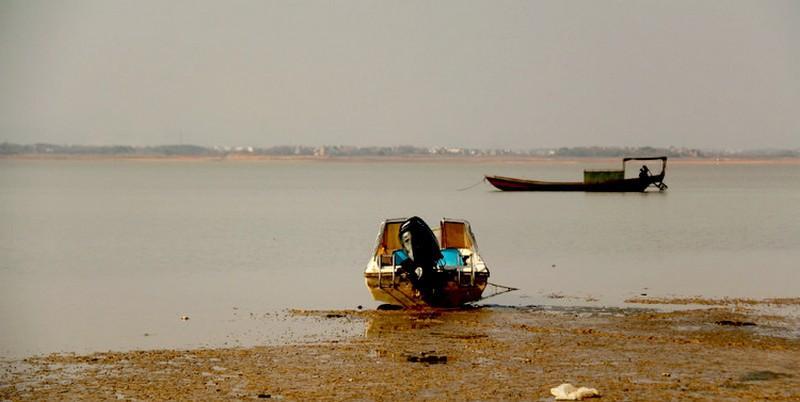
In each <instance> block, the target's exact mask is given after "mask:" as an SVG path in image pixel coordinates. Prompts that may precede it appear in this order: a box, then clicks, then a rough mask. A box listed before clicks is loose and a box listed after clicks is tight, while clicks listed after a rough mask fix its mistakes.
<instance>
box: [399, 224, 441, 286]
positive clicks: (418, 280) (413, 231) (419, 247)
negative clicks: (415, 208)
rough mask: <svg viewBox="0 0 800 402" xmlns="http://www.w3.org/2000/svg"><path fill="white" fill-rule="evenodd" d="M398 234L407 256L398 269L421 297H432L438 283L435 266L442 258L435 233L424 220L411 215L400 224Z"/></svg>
mask: <svg viewBox="0 0 800 402" xmlns="http://www.w3.org/2000/svg"><path fill="white" fill-rule="evenodd" d="M399 236H400V243H401V244H402V245H403V251H405V253H406V254H407V255H408V258H407V259H405V260H404V261H402V262H401V263H400V269H401V270H402V271H405V273H406V275H407V277H408V279H409V280H410V281H411V283H412V284H413V285H414V287H415V288H416V289H417V290H419V291H420V293H421V294H422V297H423V299H429V298H431V297H433V296H434V294H435V293H436V291H435V287H436V284H437V283H438V281H437V279H436V278H435V276H436V275H435V274H436V271H435V268H436V265H437V263H438V261H439V260H441V259H442V252H441V251H440V250H439V243H438V242H437V241H436V235H434V234H433V231H432V230H431V228H430V227H428V225H427V224H426V223H425V221H423V220H422V219H421V218H419V217H417V216H412V217H411V218H408V219H407V220H406V221H405V222H403V224H402V225H401V226H400V233H399Z"/></svg>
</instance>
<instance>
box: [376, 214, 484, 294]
mask: <svg viewBox="0 0 800 402" xmlns="http://www.w3.org/2000/svg"><path fill="white" fill-rule="evenodd" d="M409 228H410V229H409ZM409 231H411V232H412V233H415V234H414V236H413V238H412V237H411V236H409V235H407V234H406V232H409ZM415 231H416V232H415ZM426 233H430V235H427V234H426ZM401 235H403V236H405V237H403V238H402V239H401ZM412 242H413V246H412V244H411V243H412ZM426 250H428V251H426ZM414 254H416V256H417V258H416V259H414V258H413V257H414ZM426 261H427V262H426ZM364 280H365V283H366V285H367V288H368V289H369V291H370V293H371V294H372V297H373V298H374V299H375V300H377V301H380V302H383V303H387V304H393V305H397V306H402V307H405V308H421V307H457V306H460V305H463V304H465V303H470V302H475V301H478V300H480V299H481V295H482V294H483V291H484V289H486V285H487V284H488V280H489V269H488V268H487V267H486V263H485V262H484V261H483V259H482V258H481V256H480V254H479V253H478V245H477V243H476V241H475V236H474V235H473V233H472V229H471V228H470V224H469V222H467V221H465V220H459V219H448V218H443V219H442V220H441V221H440V223H439V227H437V228H433V229H430V228H429V227H428V226H427V224H425V223H424V221H422V219H420V218H418V217H411V218H408V219H406V218H396V219H387V220H385V221H383V222H382V223H381V225H380V230H379V231H378V238H377V241H376V244H375V251H374V252H373V253H372V258H371V259H370V261H369V263H368V264H367V268H366V270H365V271H364Z"/></svg>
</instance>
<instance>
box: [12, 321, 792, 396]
mask: <svg viewBox="0 0 800 402" xmlns="http://www.w3.org/2000/svg"><path fill="white" fill-rule="evenodd" d="M298 314H304V315H307V316H310V317H318V319H320V320H329V319H342V318H340V317H339V316H342V317H345V318H346V319H347V320H349V322H351V323H352V325H361V326H363V327H364V335H363V336H360V337H355V338H343V339H340V340H339V341H336V342H324V343H307V344H296V345H283V346H270V347H254V348H235V349H198V350H154V351H135V352H127V353H97V354H93V355H89V356H77V355H50V356H43V357H33V358H29V359H26V360H24V361H20V362H7V363H4V364H3V370H2V377H0V379H2V381H1V383H2V385H0V399H11V400H60V399H105V400H108V399H117V398H120V399H147V400H166V399H181V400H186V399H203V400H207V399H235V400H238V399H283V400H319V399H322V400H353V399H357V400H552V397H551V396H550V393H549V390H550V388H552V387H556V386H558V385H559V384H561V383H565V382H570V383H573V384H580V385H582V386H588V387H592V388H597V389H598V390H599V391H600V393H601V394H602V395H603V396H602V399H601V400H606V401H617V400H647V401H656V400H800V378H798V376H796V375H794V373H798V372H800V367H799V365H800V341H799V340H798V339H796V338H792V337H791V336H790V335H791V331H786V333H784V332H781V330H780V329H778V330H774V331H770V332H767V333H766V334H764V333H761V332H759V331H758V329H761V328H762V327H765V326H769V325H774V323H775V320H776V318H775V317H769V318H768V319H767V318H764V317H761V316H758V315H755V314H752V313H736V312H732V311H731V310H729V309H719V308H717V309H706V310H691V311H679V312H668V313H665V312H654V311H646V310H619V309H617V310H603V309H585V308H584V309H579V310H578V309H575V310H570V309H564V310H558V311H554V310H552V309H541V308H483V309H472V310H454V311H424V312H407V311H337V312H331V311H324V312H298ZM331 314H333V315H336V317H335V318H328V317H329V315H331ZM724 320H728V321H731V322H752V323H755V324H756V326H722V325H719V324H717V322H720V321H724ZM443 357H444V359H443ZM434 359H435V362H434Z"/></svg>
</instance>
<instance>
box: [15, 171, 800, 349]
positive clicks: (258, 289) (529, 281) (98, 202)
mask: <svg viewBox="0 0 800 402" xmlns="http://www.w3.org/2000/svg"><path fill="white" fill-rule="evenodd" d="M609 167H614V166H613V165H610V164H590V163H505V164H485V163H483V164H481V163H460V162H459V163H457V162H449V163H389V162H383V163H366V162H364V163H357V162H347V163H339V162H328V163H320V162H131V161H9V160H2V161H0V328H1V329H0V357H1V356H24V355H30V354H34V353H47V352H53V351H76V352H89V351H97V350H108V349H112V350H124V349H130V348H137V349H139V348H161V347H179V348H188V347H197V346H234V345H239V344H244V345H252V344H261V343H274V342H285V341H298V340H300V341H302V340H303V339H305V338H306V337H310V336H313V337H314V338H315V339H319V338H320V337H325V336H331V337H335V336H339V335H341V333H342V331H352V329H348V328H352V326H350V327H348V326H344V325H343V326H337V325H335V324H332V325H326V326H325V327H324V328H322V329H321V328H320V326H319V325H317V324H314V323H313V322H305V321H303V320H302V319H297V318H293V317H288V316H287V314H286V309H290V308H310V309H342V308H355V307H356V306H358V305H362V306H364V307H365V308H374V307H375V306H376V305H377V304H376V303H375V302H373V301H372V300H371V298H370V296H369V293H368V292H367V290H366V288H365V287H364V284H363V279H362V271H363V269H364V266H365V264H366V263H367V260H368V259H369V257H370V255H371V253H372V248H373V246H374V241H375V236H376V234H377V229H378V224H379V223H380V221H381V220H382V219H384V218H388V217H402V216H410V215H419V216H421V217H423V218H424V219H426V220H427V221H428V222H429V223H430V224H436V222H438V220H439V219H440V218H441V217H443V216H446V217H453V218H464V219H467V220H469V221H470V222H471V223H472V225H473V229H474V231H475V234H476V236H477V240H478V244H479V246H480V250H481V253H482V255H483V256H484V258H485V260H486V261H487V263H488V264H489V267H490V269H491V271H492V281H493V282H496V283H500V284H506V285H511V286H514V287H518V288H520V289H521V290H520V291H518V292H514V293H511V294H507V295H502V296H498V297H497V298H494V299H489V300H488V301H487V303H489V302H491V303H498V304H504V305H529V304H537V305H538V304H545V305H553V304H579V305H597V306H622V305H624V303H623V301H624V300H625V299H626V298H628V297H630V296H635V295H639V294H640V293H647V294H649V295H652V296H695V295H701V296H705V297H722V296H730V297H754V298H765V297H796V296H798V295H800V281H798V275H797V273H796V272H797V267H798V266H800V265H798V261H800V212H798V211H799V210H798V205H800V165H797V164H794V165H758V164H756V165H745V164H740V165H714V164H702V165H701V164H677V163H676V164H671V165H670V166H669V168H668V172H667V180H666V182H667V183H668V184H669V186H670V189H669V191H667V192H665V193H648V194H587V193H502V192H497V191H493V189H492V188H491V187H490V186H489V185H488V184H485V183H484V184H481V185H479V186H476V187H473V188H470V189H468V190H465V191H458V189H461V188H464V187H467V186H469V185H471V184H474V183H476V182H477V181H478V180H480V178H481V177H482V175H483V174H502V175H507V176H522V177H530V178H540V179H553V180H579V179H580V178H581V177H582V176H581V171H582V169H583V168H609ZM651 167H653V166H651ZM631 174H635V171H634V172H631ZM554 296H559V297H560V296H565V297H564V298H554ZM183 315H185V316H189V317H190V319H189V320H188V321H182V320H180V317H181V316H183Z"/></svg>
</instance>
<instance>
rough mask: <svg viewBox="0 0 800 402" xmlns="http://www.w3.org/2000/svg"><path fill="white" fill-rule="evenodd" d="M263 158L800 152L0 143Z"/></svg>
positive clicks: (9, 149)
mask: <svg viewBox="0 0 800 402" xmlns="http://www.w3.org/2000/svg"><path fill="white" fill-rule="evenodd" d="M240 154H241V155H264V156H308V157H348V156H362V157H381V156H465V157H480V156H523V157H524V156H534V157H554V158H558V157H604V158H609V157H610V158H616V157H619V158H621V157H625V156H661V155H665V156H668V157H688V158H714V157H732V158H736V157H741V158H747V157H759V158H797V157H800V149H763V150H745V151H738V150H737V151H729V150H699V149H693V148H676V147H668V148H656V147H647V146H646V147H599V146H592V147H561V148H536V149H528V150H512V149H477V148H460V147H432V148H423V147H416V146H411V145H398V146H391V147H379V146H370V147H357V146H348V145H326V146H321V147H311V146H303V145H281V146H274V147H269V148H258V147H249V146H248V147H242V146H238V147H212V148H208V147H203V146H199V145H183V144H181V145H158V146H145V147H135V146H130V145H101V146H92V145H58V144H47V143H37V144H27V145H22V144H13V143H9V142H3V143H0V155H65V156H69V155H76V156H78V155H86V156H91V155H98V156H164V157H169V156H208V157H224V156H227V155H240Z"/></svg>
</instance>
